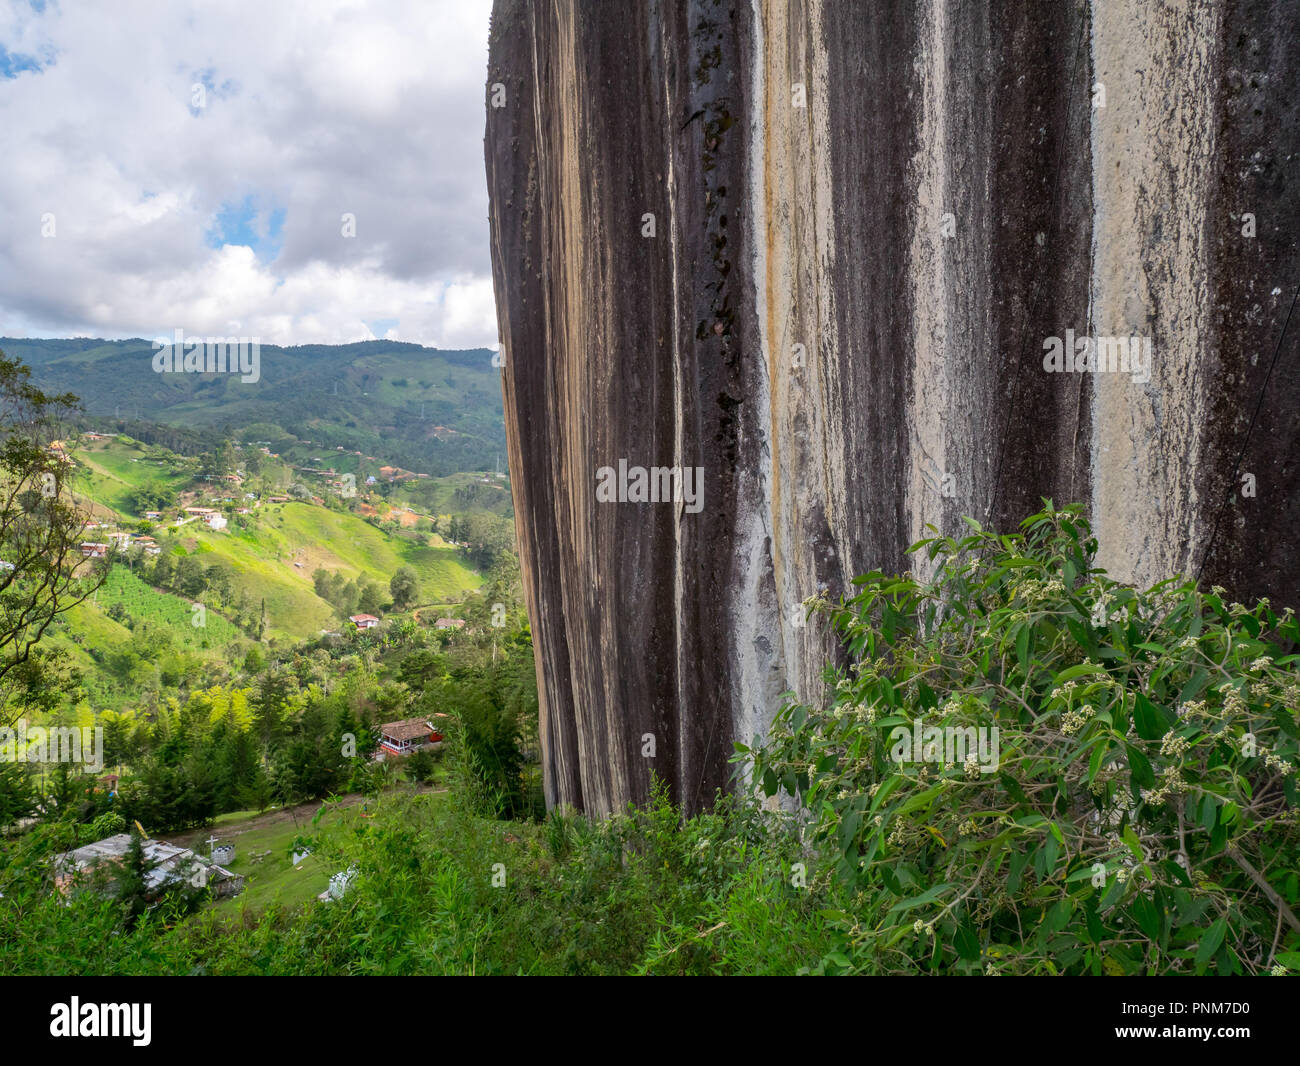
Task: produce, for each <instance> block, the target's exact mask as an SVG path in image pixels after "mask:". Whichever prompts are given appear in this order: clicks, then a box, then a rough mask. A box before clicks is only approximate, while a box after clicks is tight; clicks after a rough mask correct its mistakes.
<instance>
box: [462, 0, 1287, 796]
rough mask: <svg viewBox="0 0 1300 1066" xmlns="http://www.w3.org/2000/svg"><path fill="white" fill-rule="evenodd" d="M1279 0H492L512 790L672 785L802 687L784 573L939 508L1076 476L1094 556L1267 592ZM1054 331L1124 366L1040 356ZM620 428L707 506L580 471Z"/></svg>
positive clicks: (898, 544) (841, 564) (799, 584)
mask: <svg viewBox="0 0 1300 1066" xmlns="http://www.w3.org/2000/svg"><path fill="white" fill-rule="evenodd" d="M1298 22H1300V2H1297V0H1182V2H1178V3H1172V2H1161V0H1088V2H1079V0H1066V2H1061V3H1051V4H1026V3H1024V2H1023V0H979V2H975V0H899V2H897V3H883V2H875V3H839V2H831V0H731V2H728V0H717V2H715V0H681V2H676V3H670V2H667V0H619V2H618V3H597V2H591V3H575V2H573V0H546V2H541V0H497V3H496V10H495V12H494V16H493V23H492V34H491V55H490V61H489V72H488V74H489V76H488V81H489V83H490V86H489V93H488V97H489V108H488V116H487V142H486V155H487V169H488V181H489V188H490V195H491V227H492V253H493V266H494V277H495V284H496V293H497V305H498V317H499V321H500V329H501V339H502V342H503V352H504V355H505V366H504V390H505V405H506V420H507V428H508V435H509V446H510V468H511V476H512V479H513V483H514V489H515V502H516V509H517V514H518V518H517V522H518V532H519V537H520V542H521V549H522V564H523V571H524V581H525V588H526V590H527V595H528V599H529V608H530V614H531V617H532V620H533V626H534V636H535V640H536V647H537V652H538V656H537V662H538V671H539V675H540V681H541V688H542V693H543V697H542V706H543V711H542V723H543V725H542V732H543V737H542V740H543V747H544V757H545V773H546V789H547V797H548V800H549V802H551V803H552V804H554V803H566V804H572V805H575V806H577V807H580V808H584V809H586V810H588V811H592V812H597V813H599V812H606V811H609V810H611V809H613V808H615V807H618V806H620V805H622V804H623V803H625V802H626V801H627V800H629V799H637V798H640V797H643V796H645V794H646V792H647V789H648V783H649V780H650V773H651V770H652V769H653V770H654V771H655V772H656V773H658V774H659V775H660V776H661V777H663V778H665V779H666V780H667V781H668V782H669V783H670V785H671V786H672V789H673V792H674V794H675V796H676V797H677V798H678V799H679V801H681V802H682V803H684V804H685V805H686V807H687V808H689V809H696V808H698V807H701V806H703V805H706V804H707V803H708V802H709V801H710V800H711V799H712V796H713V793H714V791H715V790H716V789H717V788H719V787H725V786H726V784H727V781H728V778H729V771H730V770H731V767H729V765H728V759H729V756H730V752H731V750H732V747H731V745H732V741H733V739H738V738H740V739H746V740H748V739H750V738H752V737H753V736H754V735H755V734H759V733H762V732H763V731H764V729H765V728H766V726H767V725H768V723H769V721H770V719H771V716H772V714H773V713H774V711H775V710H776V709H777V707H778V706H779V704H780V700H781V694H782V693H783V692H784V691H787V690H794V691H796V692H797V693H799V695H800V696H802V697H804V698H806V699H817V698H819V696H820V695H821V691H820V690H821V680H820V677H821V670H822V667H823V665H824V663H825V662H826V661H827V660H828V659H831V658H833V657H834V655H835V649H834V648H833V647H830V646H828V639H827V637H826V635H825V634H823V633H821V632H819V631H818V630H816V629H815V628H813V627H808V626H802V625H800V624H799V623H800V622H801V621H802V611H801V609H800V608H799V604H800V602H801V601H802V600H804V599H805V598H807V597H808V596H810V595H812V594H813V593H815V592H817V591H818V590H820V589H823V588H824V589H827V590H829V592H830V594H831V595H832V596H834V595H837V594H839V593H841V592H843V591H844V590H845V589H846V588H847V587H848V583H849V582H850V580H851V579H852V577H853V576H854V575H855V574H857V573H861V572H863V571H866V570H868V569H872V568H876V567H880V568H899V569H902V568H906V567H908V566H912V567H914V568H919V567H920V565H921V564H920V563H919V562H916V561H913V560H909V559H908V558H907V557H906V556H905V548H906V547H907V545H908V544H909V543H911V542H912V541H913V540H915V539H917V538H919V537H920V536H921V535H922V534H923V531H924V529H925V527H926V526H927V524H934V525H935V526H937V527H938V528H939V529H941V530H943V531H945V532H948V531H956V530H957V529H958V526H959V521H960V516H961V515H962V514H971V515H975V516H977V517H979V518H981V519H986V520H987V521H988V522H991V523H994V524H997V525H999V526H1002V527H1010V526H1012V525H1013V524H1014V523H1016V522H1018V521H1019V520H1020V519H1021V518H1023V517H1024V516H1025V515H1026V514H1028V513H1030V512H1031V511H1032V510H1035V509H1037V508H1038V506H1039V498H1040V497H1043V496H1048V497H1051V498H1052V499H1054V500H1055V501H1056V502H1057V503H1063V502H1066V501H1070V500H1080V501H1083V502H1084V503H1085V504H1087V505H1088V508H1089V510H1090V513H1091V516H1092V518H1093V521H1094V524H1095V528H1096V531H1097V533H1098V535H1099V537H1100V539H1101V543H1102V556H1103V558H1102V562H1103V564H1104V565H1106V566H1107V567H1109V569H1110V571H1111V573H1112V575H1114V576H1116V577H1118V578H1121V579H1124V580H1130V581H1133V582H1138V583H1143V582H1150V581H1154V580H1157V579H1159V578H1162V577H1165V576H1168V575H1170V574H1172V573H1175V572H1185V573H1189V574H1195V573H1196V572H1198V570H1200V569H1201V567H1202V566H1203V567H1204V579H1205V580H1206V581H1211V582H1217V583H1220V584H1223V585H1225V586H1227V587H1228V588H1229V590H1230V591H1231V592H1232V593H1233V594H1234V595H1235V596H1237V597H1238V598H1242V597H1246V596H1254V595H1261V594H1267V595H1270V596H1272V597H1273V598H1274V599H1275V600H1277V601H1280V602H1290V603H1296V602H1297V600H1300V595H1297V589H1298V587H1300V581H1298V580H1297V576H1298V575H1300V550H1298V548H1297V537H1296V535H1295V530H1296V527H1297V522H1300V482H1298V478H1300V475H1298V474H1297V463H1298V461H1300V455H1298V454H1297V453H1298V452H1300V448H1297V437H1298V435H1300V434H1298V416H1297V399H1300V359H1297V357H1296V354H1295V353H1296V347H1297V346H1296V340H1297V334H1300V314H1298V315H1297V316H1296V318H1297V321H1296V322H1295V323H1293V324H1292V331H1291V333H1290V335H1289V336H1287V338H1286V340H1285V343H1284V344H1283V346H1282V348H1281V349H1279V348H1278V344H1279V338H1280V337H1281V335H1282V331H1283V323H1284V321H1285V320H1286V318H1287V315H1288V310H1289V307H1290V306H1291V303H1292V300H1293V297H1294V294H1295V291H1296V289H1295V286H1296V284H1297V282H1298V281H1300V273H1298V267H1300V262H1298V260H1297V257H1296V249H1297V235H1300V227H1298V226H1297V221H1298V217H1297V216H1298V215H1300V207H1298V206H1297V202H1296V201H1297V190H1298V189H1300V181H1298V180H1297V166H1300V159H1298V158H1297V150H1298V149H1300V55H1298V54H1297V52H1298V51H1300V34H1297V23H1298ZM1067 331H1070V332H1069V333H1068V334H1067ZM1085 337H1088V338H1103V341H1102V342H1101V343H1100V344H1098V345H1097V347H1098V348H1099V349H1100V351H1101V354H1102V358H1103V359H1105V360H1110V359H1114V360H1115V361H1116V364H1117V365H1126V366H1127V372H1125V371H1123V370H1110V369H1109V366H1110V363H1109V361H1108V362H1107V363H1106V365H1107V367H1108V369H1106V370H1104V371H1101V372H1078V371H1077V370H1076V371H1073V372H1071V371H1069V370H1062V371H1061V372H1050V371H1049V370H1048V369H1047V368H1046V365H1047V364H1045V360H1050V359H1051V358H1052V357H1053V356H1054V354H1057V353H1059V354H1060V355H1061V357H1062V358H1061V362H1062V364H1064V362H1065V357H1066V355H1067V354H1068V355H1070V356H1073V354H1074V353H1073V352H1070V353H1065V351H1064V348H1065V344H1066V342H1067V341H1071V340H1073V341H1074V342H1075V343H1077V344H1079V345H1080V346H1081V348H1082V346H1084V341H1083V340H1082V338H1085ZM1051 338H1058V339H1059V342H1057V343H1056V344H1055V345H1054V342H1053V341H1052V340H1051ZM1105 338H1120V339H1121V343H1119V344H1110V343H1108V342H1106V341H1105V340H1104V339H1105ZM1127 338H1132V341H1129V340H1126V339H1127ZM1147 342H1149V344H1150V352H1151V359H1150V364H1149V366H1147V367H1146V368H1145V369H1144V366H1143V364H1144V362H1145V352H1146V350H1147V348H1146V343H1147ZM1072 346H1073V345H1072ZM1130 348H1132V349H1135V350H1136V351H1137V353H1138V356H1139V362H1138V364H1132V363H1128V364H1119V360H1120V359H1121V358H1126V357H1127V356H1128V354H1129V350H1130ZM1275 352H1277V353H1278V355H1277V358H1276V360H1275V358H1274V357H1275ZM1082 354H1086V350H1084V351H1083V352H1081V355H1082ZM1071 365H1073V360H1071ZM1266 379H1267V388H1265V383H1266ZM1243 448H1244V454H1243ZM1239 455H1241V461H1240V464H1238V463H1237V459H1238V456H1239ZM620 460H624V461H625V462H626V464H627V465H628V466H629V467H638V466H639V467H645V468H650V467H678V468H690V469H694V468H700V469H701V470H702V485H703V495H702V500H700V501H698V502H699V503H702V507H699V509H698V510H697V509H696V506H697V505H693V504H691V502H690V499H691V495H690V493H689V492H688V493H682V494H681V495H684V496H686V497H687V498H686V499H682V500H680V501H679V502H673V501H671V500H670V501H669V502H666V503H662V502H661V503H647V502H603V500H602V498H598V489H600V488H601V486H602V485H603V484H604V480H603V475H601V474H600V473H599V472H600V470H601V468H603V467H610V468H613V470H614V471H615V473H617V471H618V468H619V462H620ZM1247 473H1249V474H1251V475H1253V479H1254V485H1255V494H1254V495H1253V496H1252V495H1243V478H1244V475H1246V474H1247ZM687 484H688V486H689V482H688V483H687ZM1249 488H1250V483H1249V479H1247V480H1246V482H1245V484H1244V490H1245V491H1246V492H1249ZM633 492H635V489H633ZM604 495H605V493H604V491H603V490H602V491H601V497H603V496H604ZM651 752H653V756H652V757H651Z"/></svg>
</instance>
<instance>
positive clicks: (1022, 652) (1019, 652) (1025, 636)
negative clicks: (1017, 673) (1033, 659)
mask: <svg viewBox="0 0 1300 1066" xmlns="http://www.w3.org/2000/svg"><path fill="white" fill-rule="evenodd" d="M1016 659H1017V660H1018V661H1019V662H1020V669H1021V670H1022V671H1024V672H1028V670H1029V623H1027V622H1026V623H1025V624H1024V625H1022V626H1021V627H1020V632H1019V633H1017V634H1016Z"/></svg>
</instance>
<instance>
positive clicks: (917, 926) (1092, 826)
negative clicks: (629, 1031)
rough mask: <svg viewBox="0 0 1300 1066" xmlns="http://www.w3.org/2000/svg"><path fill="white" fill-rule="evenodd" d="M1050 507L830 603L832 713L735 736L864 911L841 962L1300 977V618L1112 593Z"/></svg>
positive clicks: (829, 873) (848, 920)
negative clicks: (753, 740) (839, 643)
mask: <svg viewBox="0 0 1300 1066" xmlns="http://www.w3.org/2000/svg"><path fill="white" fill-rule="evenodd" d="M1045 504H1046V507H1047V509H1046V510H1045V511H1043V512H1042V513H1040V514H1036V515H1034V516H1032V517H1031V518H1029V519H1026V521H1025V522H1024V523H1022V525H1021V531H1020V533H1018V534H1016V535H998V534H995V533H993V532H990V531H987V530H985V529H982V528H981V527H980V526H979V525H978V524H977V523H975V522H974V521H972V520H970V519H967V520H966V521H967V523H968V524H969V525H970V527H971V530H972V532H971V534H970V535H969V536H966V537H964V538H962V539H960V540H957V539H953V538H949V537H938V536H936V537H933V538H931V539H928V540H923V541H921V542H919V543H918V544H916V545H913V546H912V548H911V549H910V551H911V552H913V553H917V552H924V553H925V554H926V556H928V559H929V560H930V561H931V563H932V564H933V565H932V568H931V571H930V572H932V573H934V575H935V577H934V579H933V580H932V581H929V582H923V581H921V580H918V579H917V578H915V577H913V576H912V575H911V574H905V575H903V576H901V577H894V576H886V575H884V574H882V573H879V572H873V573H869V574H866V575H865V576H863V577H860V578H858V579H857V581H856V584H857V585H858V587H859V588H858V591H857V593H856V595H854V596H852V597H851V598H848V599H846V600H844V601H843V602H840V603H838V604H831V603H829V602H828V601H823V602H821V603H817V604H815V605H813V607H812V613H814V614H815V613H820V614H822V615H823V616H825V617H826V618H827V619H828V620H829V623H830V624H831V625H832V626H833V627H834V629H835V631H836V632H837V633H838V634H839V635H840V636H841V637H842V639H843V642H844V648H845V653H846V659H847V665H846V666H844V667H842V668H836V669H833V670H832V671H830V673H829V674H828V682H829V696H828V701H827V705H826V706H825V707H821V706H813V705H809V704H806V703H802V702H798V701H795V700H793V699H792V701H791V702H789V703H788V704H787V705H786V706H785V707H784V708H783V710H782V711H781V713H780V715H779V716H778V719H777V722H776V724H775V726H774V729H773V732H772V735H771V736H770V738H769V740H768V742H767V745H766V746H765V747H758V746H755V748H754V749H752V750H751V749H750V748H749V747H747V746H745V745H737V747H738V749H739V750H738V752H737V761H741V760H744V759H751V758H752V760H753V766H754V773H755V775H756V780H757V781H758V782H759V783H760V785H761V787H762V788H763V790H764V791H765V792H766V793H767V794H768V795H769V796H771V795H774V794H776V793H777V792H778V791H782V790H783V791H784V792H786V793H788V794H790V795H792V796H795V797H797V798H798V800H799V801H800V804H801V807H802V809H803V810H804V812H805V814H806V816H807V818H808V819H809V822H810V834H809V838H810V840H812V841H813V846H814V848H815V849H816V850H817V854H818V855H819V856H820V858H821V859H822V877H823V880H824V881H825V880H826V879H829V880H830V881H832V882H833V883H834V884H835V885H836V886H837V887H838V888H839V889H840V892H839V893H838V895H839V896H840V898H842V899H846V900H848V901H850V902H849V903H848V904H846V905H845V906H844V909H842V910H839V911H836V912H834V913H833V914H832V915H831V919H832V920H833V921H834V922H835V923H836V924H837V925H838V926H839V928H840V930H841V940H842V943H841V945H840V947H839V949H838V950H836V951H834V952H832V953H830V954H829V955H828V956H827V957H826V958H825V959H824V960H823V962H822V966H821V968H822V970H824V971H826V972H866V973H891V972H930V973H934V972H965V973H972V974H973V973H1000V974H1011V973H1070V974H1086V973H1093V974H1103V973H1110V974H1154V973H1204V972H1215V973H1222V974H1233V973H1263V974H1267V973H1270V972H1277V971H1278V970H1279V968H1281V969H1282V970H1283V971H1285V970H1286V969H1290V970H1291V971H1293V972H1294V971H1297V970H1300V920H1298V919H1297V913H1298V912H1300V883H1298V880H1297V879H1298V878H1300V809H1298V808H1297V797H1296V782H1297V766H1300V757H1298V754H1297V741H1298V738H1300V712H1298V710H1297V709H1298V708H1300V670H1298V663H1300V656H1298V655H1297V654H1295V651H1296V648H1297V645H1298V644H1300V626H1298V625H1297V619H1296V617H1295V614H1294V612H1293V611H1291V610H1290V609H1287V610H1284V611H1282V612H1281V613H1278V612H1276V611H1274V610H1273V608H1272V607H1271V605H1270V604H1269V602H1268V601H1267V600H1262V601H1260V602H1259V603H1258V604H1256V605H1255V606H1254V607H1251V608H1247V607H1245V606H1242V605H1240V604H1235V603H1226V602H1225V601H1224V599H1223V595H1222V593H1223V590H1222V589H1217V588H1216V589H1214V590H1212V591H1210V592H1208V593H1206V592H1202V591H1199V590H1198V589H1197V588H1196V586H1195V585H1194V584H1193V583H1191V582H1186V581H1180V580H1168V581H1164V582H1161V583H1160V584H1157V585H1155V586H1153V587H1152V588H1150V589H1146V590H1137V589H1134V588H1131V587H1128V586H1125V585H1122V584H1119V583H1117V582H1115V581H1112V580H1111V579H1110V578H1108V577H1107V576H1106V574H1105V572H1104V571H1103V570H1101V569H1099V568H1097V567H1096V566H1094V558H1095V554H1096V549H1097V544H1096V541H1095V540H1094V539H1093V538H1092V536H1091V530H1090V528H1089V526H1088V523H1087V522H1086V521H1085V519H1084V518H1083V517H1082V516H1081V512H1080V508H1078V507H1077V506H1072V507H1068V508H1066V509H1064V510H1059V511H1058V510H1056V509H1055V508H1054V507H1053V506H1052V504H1051V502H1050V501H1045ZM977 737H979V738H992V740H993V741H995V743H994V745H993V747H995V748H996V752H994V753H993V754H994V755H995V758H988V755H989V752H988V751H987V750H985V748H984V747H980V748H978V750H975V751H974V753H972V748H973V746H974V744H975V738H977ZM953 738H956V739H957V745H956V746H957V749H958V750H957V751H956V753H955V757H954V751H953V747H954V743H953ZM918 741H919V743H918ZM981 743H982V741H981Z"/></svg>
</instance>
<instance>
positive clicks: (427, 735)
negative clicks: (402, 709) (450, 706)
mask: <svg viewBox="0 0 1300 1066" xmlns="http://www.w3.org/2000/svg"><path fill="white" fill-rule="evenodd" d="M441 743H442V734H441V733H439V732H438V731H437V729H435V728H434V726H433V723H432V722H431V721H429V719H427V718H404V719H402V720H401V721H400V722H389V723H388V724H387V725H381V726H380V727H379V754H380V755H381V756H383V755H385V754H389V755H409V754H411V752H413V751H419V750H420V749H421V748H427V747H432V746H433V745H435V744H441Z"/></svg>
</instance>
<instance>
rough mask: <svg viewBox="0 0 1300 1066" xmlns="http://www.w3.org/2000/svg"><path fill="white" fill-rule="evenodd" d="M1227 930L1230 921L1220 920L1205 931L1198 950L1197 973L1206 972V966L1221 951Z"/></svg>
mask: <svg viewBox="0 0 1300 1066" xmlns="http://www.w3.org/2000/svg"><path fill="white" fill-rule="evenodd" d="M1227 929H1228V920H1227V919H1226V918H1220V919H1218V921H1216V922H1214V923H1213V924H1212V925H1211V926H1210V928H1209V929H1207V930H1206V931H1205V934H1204V935H1203V936H1202V937H1201V942H1200V944H1198V945H1197V948H1196V972H1197V973H1204V972H1205V967H1206V965H1207V964H1208V963H1209V961H1210V959H1212V958H1213V957H1214V953H1215V952H1216V951H1218V950H1219V945H1220V944H1222V943H1223V934H1224V933H1225V932H1227Z"/></svg>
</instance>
